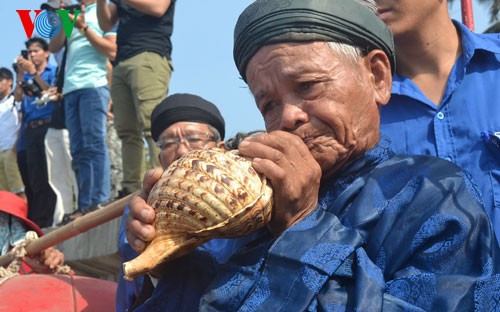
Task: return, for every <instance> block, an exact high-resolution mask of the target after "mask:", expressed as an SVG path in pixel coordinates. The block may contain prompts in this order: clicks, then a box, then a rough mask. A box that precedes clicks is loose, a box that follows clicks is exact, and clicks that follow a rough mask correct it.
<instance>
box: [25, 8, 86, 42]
mask: <svg viewBox="0 0 500 312" xmlns="http://www.w3.org/2000/svg"><path fill="white" fill-rule="evenodd" d="M33 11H34V12H35V19H34V20H33V19H31V14H30V13H31V12H33ZM16 12H17V14H19V18H20V19H21V23H22V24H23V27H24V32H26V37H28V38H31V37H32V36H33V31H34V30H36V32H37V34H39V35H40V37H43V38H45V39H51V38H54V37H56V36H57V35H59V33H60V32H61V30H64V34H65V35H66V38H69V37H70V36H71V33H72V32H73V28H74V27H75V20H76V18H77V17H78V14H79V13H80V12H81V11H80V10H73V11H70V10H55V12H52V11H42V10H16ZM70 12H71V13H73V15H74V16H73V20H71V18H70V16H69V13H70Z"/></svg>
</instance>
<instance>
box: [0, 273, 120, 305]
mask: <svg viewBox="0 0 500 312" xmlns="http://www.w3.org/2000/svg"><path fill="white" fill-rule="evenodd" d="M115 294H116V283H114V282H110V281H104V280H99V279H95V278H90V277H85V276H70V275H52V274H27V275H17V276H14V277H11V278H9V279H7V280H4V281H3V282H1V283H0V298H1V299H0V311H8V312H21V311H26V312H36V311H51V312H58V311H61V312H74V311H92V312H100V311H102V312H108V311H115V310H116V307H115Z"/></svg>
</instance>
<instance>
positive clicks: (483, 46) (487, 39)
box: [453, 20, 500, 63]
mask: <svg viewBox="0 0 500 312" xmlns="http://www.w3.org/2000/svg"><path fill="white" fill-rule="evenodd" d="M453 24H454V25H455V27H456V28H457V30H458V32H459V33H460V34H461V36H462V55H463V56H464V57H465V62H466V63H469V61H470V59H471V58H472V57H473V56H474V54H475V53H476V52H477V50H484V51H487V52H491V53H495V54H500V45H499V44H498V42H499V41H498V39H499V38H500V35H499V34H476V33H473V32H472V31H470V30H469V29H468V28H467V27H466V26H465V25H464V24H462V23H460V22H457V21H455V20H453Z"/></svg>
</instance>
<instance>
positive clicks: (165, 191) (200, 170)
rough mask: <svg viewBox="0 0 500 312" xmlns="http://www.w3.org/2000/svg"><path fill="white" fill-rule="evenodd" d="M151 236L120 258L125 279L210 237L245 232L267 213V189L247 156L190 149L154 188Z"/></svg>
mask: <svg viewBox="0 0 500 312" xmlns="http://www.w3.org/2000/svg"><path fill="white" fill-rule="evenodd" d="M148 204H149V205H150V206H152V207H153V208H154V209H155V210H156V219H155V223H154V226H155V229H156V236H155V238H154V239H153V240H152V241H151V242H150V244H149V245H148V246H147V247H146V249H145V250H144V252H143V253H142V254H140V255H139V256H138V257H137V258H135V259H133V260H132V261H129V262H125V263H124V264H123V269H124V273H125V278H126V279H133V278H135V277H136V276H138V275H140V274H144V273H146V272H148V271H150V270H152V269H154V268H155V267H157V266H158V265H160V264H161V263H163V262H166V261H169V260H172V259H175V258H178V257H180V256H183V255H185V254H187V253H189V252H191V251H192V250H194V249H195V248H196V247H198V246H200V245H202V244H204V243H205V242H207V241H208V240H210V239H212V238H232V237H239V236H244V235H247V234H250V233H252V232H254V231H256V230H257V229H259V228H261V227H263V226H264V225H265V224H266V223H267V222H269V220H270V218H271V208H272V189H271V187H270V186H269V185H268V181H267V179H266V178H265V177H264V176H263V175H261V174H258V173H257V172H256V171H255V170H254V169H253V167H252V163H251V160H250V159H248V158H246V157H242V156H239V155H238V154H237V153H236V152H235V151H233V152H228V151H225V150H222V149H219V148H212V149H207V150H198V151H193V152H190V153H189V154H187V155H185V156H183V157H182V158H180V159H178V160H176V161H175V162H173V163H172V164H171V165H170V166H169V167H168V169H167V170H166V171H165V172H164V173H163V175H162V177H161V178H160V180H159V181H158V182H157V183H156V185H155V186H154V187H153V189H152V191H151V193H150V195H149V198H148Z"/></svg>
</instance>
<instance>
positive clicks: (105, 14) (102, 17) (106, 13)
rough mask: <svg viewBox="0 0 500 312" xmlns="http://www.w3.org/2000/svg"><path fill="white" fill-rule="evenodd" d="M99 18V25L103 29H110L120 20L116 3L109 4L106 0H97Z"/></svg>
mask: <svg viewBox="0 0 500 312" xmlns="http://www.w3.org/2000/svg"><path fill="white" fill-rule="evenodd" d="M97 19H98V20H99V27H101V29H102V30H103V31H105V32H106V31H110V30H111V29H112V28H113V26H114V25H115V24H116V23H117V22H118V9H117V8H116V5H115V4H114V3H112V2H110V3H109V5H108V4H107V3H106V0H97Z"/></svg>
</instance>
